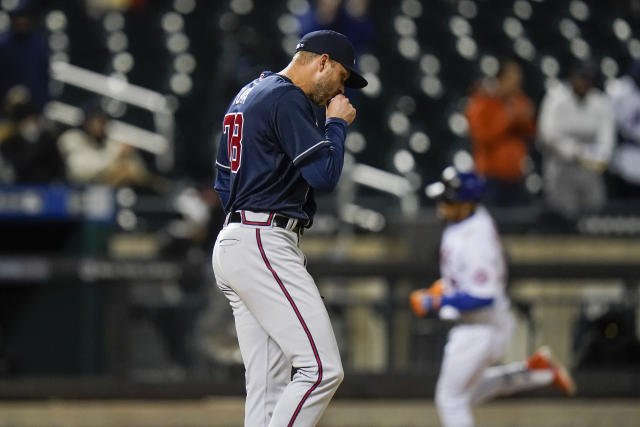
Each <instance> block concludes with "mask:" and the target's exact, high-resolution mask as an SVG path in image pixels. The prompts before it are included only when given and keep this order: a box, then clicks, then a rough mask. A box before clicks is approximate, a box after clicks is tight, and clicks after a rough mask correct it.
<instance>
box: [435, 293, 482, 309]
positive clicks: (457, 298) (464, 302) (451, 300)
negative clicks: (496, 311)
mask: <svg viewBox="0 0 640 427" xmlns="http://www.w3.org/2000/svg"><path fill="white" fill-rule="evenodd" d="M491 304H493V298H477V297H474V296H471V295H469V294H468V293H466V292H456V293H455V294H452V295H444V296H443V297H442V301H441V302H440V306H441V307H443V306H445V305H450V306H451V307H453V308H456V309H458V310H460V311H468V310H475V309H477V308H483V307H486V306H489V305H491Z"/></svg>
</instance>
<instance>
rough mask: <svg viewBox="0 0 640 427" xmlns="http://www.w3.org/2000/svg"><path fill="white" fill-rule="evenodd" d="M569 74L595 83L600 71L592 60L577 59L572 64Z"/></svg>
mask: <svg viewBox="0 0 640 427" xmlns="http://www.w3.org/2000/svg"><path fill="white" fill-rule="evenodd" d="M569 76H570V77H578V78H580V79H582V80H586V81H588V82H590V83H592V84H596V83H597V82H598V77H599V76H600V71H599V69H598V66H597V65H596V63H595V62H593V61H588V60H587V61H579V62H576V63H574V64H573V66H572V67H571V71H570V73H569Z"/></svg>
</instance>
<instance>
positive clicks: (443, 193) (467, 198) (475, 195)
mask: <svg viewBox="0 0 640 427" xmlns="http://www.w3.org/2000/svg"><path fill="white" fill-rule="evenodd" d="M486 187H487V185H486V181H485V180H484V178H482V177H480V176H478V175H476V174H475V173H473V172H459V171H458V170H456V169H455V168H454V167H451V166H450V167H448V168H446V169H445V170H444V171H442V179H441V180H440V181H438V182H434V183H433V184H430V185H428V186H427V188H426V189H425V193H426V194H427V196H428V197H429V198H431V199H435V200H444V201H445V202H474V203H477V202H479V201H480V200H482V197H483V196H484V193H485V191H486Z"/></svg>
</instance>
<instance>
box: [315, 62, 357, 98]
mask: <svg viewBox="0 0 640 427" xmlns="http://www.w3.org/2000/svg"><path fill="white" fill-rule="evenodd" d="M326 64H327V65H326V66H325V67H324V69H323V70H322V71H321V72H320V73H319V74H318V76H317V79H316V82H315V87H314V90H313V92H312V93H311V94H310V98H311V101H313V103H314V104H316V105H317V106H319V107H326V106H327V104H328V103H329V101H330V100H331V98H333V97H334V96H336V95H338V94H340V93H344V82H345V81H346V80H347V79H348V78H349V71H347V70H346V69H345V68H344V67H343V66H342V65H341V64H340V63H338V62H336V61H332V60H328V61H327V63H326Z"/></svg>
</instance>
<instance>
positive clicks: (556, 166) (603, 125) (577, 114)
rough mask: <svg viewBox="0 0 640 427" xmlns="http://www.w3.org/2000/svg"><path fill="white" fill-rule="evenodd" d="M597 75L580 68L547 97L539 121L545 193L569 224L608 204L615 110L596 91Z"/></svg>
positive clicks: (587, 65)
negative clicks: (607, 178)
mask: <svg viewBox="0 0 640 427" xmlns="http://www.w3.org/2000/svg"><path fill="white" fill-rule="evenodd" d="M596 80H597V69H596V68H595V66H594V65H592V64H590V63H582V64H579V65H578V66H576V67H575V68H574V69H573V70H572V72H571V73H570V76H569V81H568V83H558V84H557V85H555V86H552V87H551V88H549V90H548V91H547V93H546V95H545V97H544V99H543V100H542V106H541V109H540V117H539V122H538V124H539V128H538V129H539V144H540V147H541V150H542V155H543V175H544V192H545V197H546V200H547V202H548V204H549V207H550V208H551V209H552V210H554V211H556V212H558V213H560V214H561V215H562V216H563V217H565V218H566V219H568V220H575V219H577V218H579V217H580V216H582V215H583V214H586V213H595V212H598V211H600V210H601V209H602V208H603V207H604V205H605V204H606V201H607V194H606V187H605V182H604V177H603V172H604V171H605V170H606V169H607V167H608V165H609V161H610V159H611V154H612V151H613V147H614V142H615V125H614V119H613V108H612V106H611V102H610V101H609V99H608V97H607V96H606V95H605V94H604V93H603V92H602V91H601V90H599V89H598V88H597V87H596V86H595V82H596Z"/></svg>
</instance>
